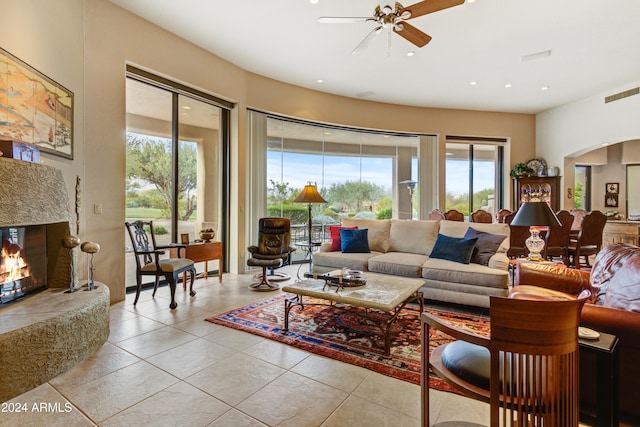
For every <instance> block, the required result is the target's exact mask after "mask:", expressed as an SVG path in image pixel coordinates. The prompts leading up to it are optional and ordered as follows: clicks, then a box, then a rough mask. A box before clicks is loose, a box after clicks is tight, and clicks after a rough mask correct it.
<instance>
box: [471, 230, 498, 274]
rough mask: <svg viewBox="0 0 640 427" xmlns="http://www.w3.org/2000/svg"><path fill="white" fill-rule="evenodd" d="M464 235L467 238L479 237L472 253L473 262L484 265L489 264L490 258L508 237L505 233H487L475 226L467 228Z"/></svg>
mask: <svg viewBox="0 0 640 427" xmlns="http://www.w3.org/2000/svg"><path fill="white" fill-rule="evenodd" d="M464 237H465V238H466V239H473V238H477V239H478V241H477V242H476V246H475V248H474V249H473V254H472V255H471V262H473V263H475V264H482V265H489V259H490V258H491V257H492V256H493V255H495V253H496V252H497V251H498V248H499V247H500V245H501V244H502V242H503V241H504V239H506V238H507V236H505V235H503V234H491V233H485V232H484V231H478V230H476V229H475V228H473V227H469V228H467V231H466V232H465V234H464Z"/></svg>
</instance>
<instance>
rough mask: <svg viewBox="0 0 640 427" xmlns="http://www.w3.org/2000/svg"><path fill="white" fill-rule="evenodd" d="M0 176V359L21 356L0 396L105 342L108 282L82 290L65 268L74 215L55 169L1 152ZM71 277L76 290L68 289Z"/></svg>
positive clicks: (68, 262) (40, 379)
mask: <svg viewBox="0 0 640 427" xmlns="http://www.w3.org/2000/svg"><path fill="white" fill-rule="evenodd" d="M0 183H2V185H0V238H1V241H2V250H3V251H4V252H2V254H3V255H2V258H1V259H0V285H1V286H2V302H3V304H0V360H4V361H21V362H20V363H15V364H13V366H12V368H11V369H6V370H4V371H3V373H2V381H0V401H2V402H4V401H7V400H9V399H11V398H13V397H15V396H17V395H19V394H21V393H24V392H25V391H27V390H30V389H32V388H34V387H37V386H38V385H40V384H42V383H44V382H46V381H49V380H50V379H52V378H54V377H56V376H57V375H59V374H61V373H63V372H65V371H67V370H68V369H70V368H72V367H73V366H75V365H76V364H77V363H79V362H81V361H82V360H84V359H85V358H87V357H88V356H89V355H91V354H92V353H94V352H95V351H96V350H97V349H98V348H100V347H101V346H102V345H103V344H104V342H105V341H106V340H107V337H108V336H109V288H108V287H107V286H106V285H104V284H98V287H97V288H96V289H95V290H93V291H87V290H86V287H85V288H84V289H82V288H81V287H78V283H77V281H78V279H77V277H78V274H73V276H72V275H71V265H72V263H71V260H72V258H73V260H74V262H73V265H74V266H77V253H76V251H77V249H76V250H74V251H71V253H70V252H69V250H68V249H66V248H65V247H64V246H63V243H62V242H63V239H64V238H65V237H66V236H69V235H71V234H72V233H71V226H70V222H71V218H72V215H71V210H70V208H69V197H68V194H67V190H66V187H65V183H64V179H63V177H62V172H61V171H60V170H58V169H55V168H52V167H49V166H44V165H40V164H35V163H28V162H24V161H20V160H14V159H9V158H3V157H0ZM74 273H77V267H75V268H74ZM10 275H11V276H10ZM72 277H73V278H74V287H75V288H77V291H76V292H74V293H67V292H65V291H67V290H68V289H69V287H70V286H69V285H70V282H71V278H72ZM36 291H39V292H37V293H36ZM30 293H31V295H30ZM5 300H6V303H5ZM24 361H29V363H23V362H24Z"/></svg>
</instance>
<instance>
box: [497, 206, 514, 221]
mask: <svg viewBox="0 0 640 427" xmlns="http://www.w3.org/2000/svg"><path fill="white" fill-rule="evenodd" d="M510 213H511V211H510V210H509V209H500V210H499V211H498V212H497V213H496V222H499V223H503V222H504V217H505V216H507V215H508V214H510Z"/></svg>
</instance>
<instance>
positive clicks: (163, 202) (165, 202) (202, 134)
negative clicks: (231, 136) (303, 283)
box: [126, 77, 225, 286]
mask: <svg viewBox="0 0 640 427" xmlns="http://www.w3.org/2000/svg"><path fill="white" fill-rule="evenodd" d="M126 88H127V134H126V145H127V159H126V171H127V188H126V202H127V205H126V218H127V220H128V221H132V220H136V219H145V220H148V219H151V220H153V223H154V229H155V232H156V237H157V239H158V244H168V243H171V242H179V241H181V240H182V235H185V236H186V237H187V239H188V240H189V241H191V242H193V241H195V240H197V239H199V235H198V233H199V231H200V230H202V229H204V228H212V229H214V230H215V232H216V240H223V234H224V230H222V229H221V225H222V224H223V221H222V220H221V218H222V212H223V204H224V203H223V202H224V197H223V195H224V191H223V183H224V182H225V180H224V179H223V178H224V174H223V149H222V148H223V145H224V141H223V138H222V137H221V135H222V133H221V129H222V127H223V125H222V120H221V117H222V116H223V114H222V109H221V108H220V107H218V106H216V105H213V104H211V103H208V102H204V101H203V100H201V99H196V98H194V97H190V96H188V95H185V94H182V93H178V92H177V91H172V90H171V89H170V88H165V87H160V86H155V85H153V84H151V83H148V82H145V81H141V80H138V79H136V78H135V77H133V78H127V85H126ZM128 240H129V238H128V236H127V242H128ZM167 256H168V254H167ZM212 265H213V266H215V263H212ZM202 267H203V264H202V265H200V264H197V265H196V268H198V269H202ZM218 268H223V266H218ZM126 269H127V276H126V284H127V286H133V285H134V284H135V260H134V259H133V256H132V254H130V253H128V254H127V262H126ZM148 280H153V279H152V278H151V279H148Z"/></svg>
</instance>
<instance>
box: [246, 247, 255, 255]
mask: <svg viewBox="0 0 640 427" xmlns="http://www.w3.org/2000/svg"><path fill="white" fill-rule="evenodd" d="M247 250H248V251H249V252H251V253H252V254H255V253H256V252H258V247H257V246H249V247H248V248H247Z"/></svg>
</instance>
